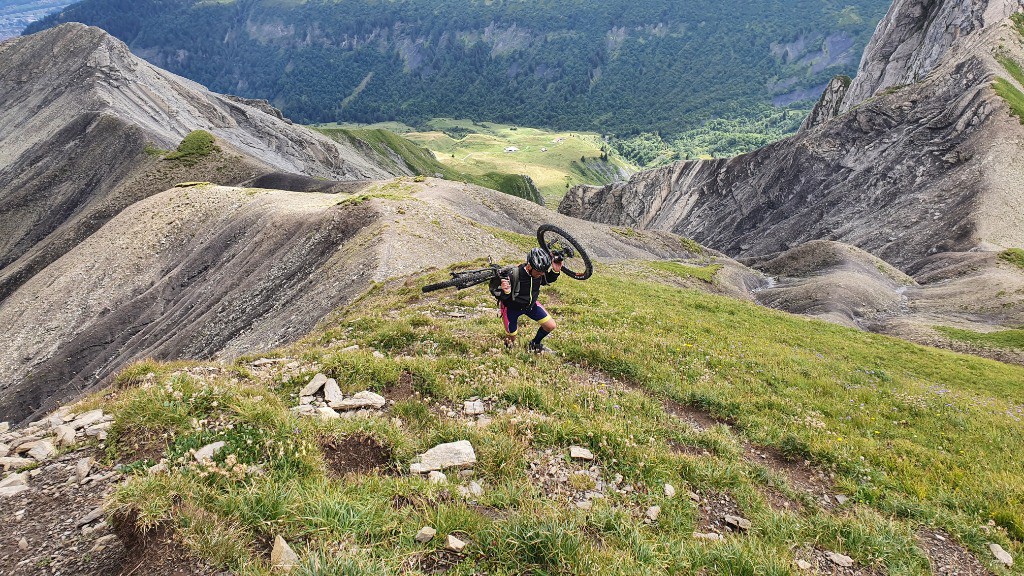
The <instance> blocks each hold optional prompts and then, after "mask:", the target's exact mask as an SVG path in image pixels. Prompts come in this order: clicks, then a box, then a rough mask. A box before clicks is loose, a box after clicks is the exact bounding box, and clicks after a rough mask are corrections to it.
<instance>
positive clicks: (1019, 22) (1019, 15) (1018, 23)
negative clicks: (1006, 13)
mask: <svg viewBox="0 0 1024 576" xmlns="http://www.w3.org/2000/svg"><path fill="white" fill-rule="evenodd" d="M1010 20H1012V21H1013V27H1014V28H1016V29H1017V32H1019V33H1020V35H1021V36H1024V12H1015V13H1013V14H1011V15H1010Z"/></svg>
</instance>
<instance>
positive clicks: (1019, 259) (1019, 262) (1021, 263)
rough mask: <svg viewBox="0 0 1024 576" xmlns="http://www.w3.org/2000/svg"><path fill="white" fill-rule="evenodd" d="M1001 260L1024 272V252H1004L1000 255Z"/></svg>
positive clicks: (1018, 249) (1011, 249)
mask: <svg viewBox="0 0 1024 576" xmlns="http://www.w3.org/2000/svg"><path fill="white" fill-rule="evenodd" d="M999 259H1000V260H1002V261H1004V262H1009V263H1010V264H1013V265H1014V266H1017V267H1018V268H1020V269H1022V270H1024V250H1021V249H1020V248H1010V249H1009V250H1004V251H1003V252H1002V253H1000V254H999Z"/></svg>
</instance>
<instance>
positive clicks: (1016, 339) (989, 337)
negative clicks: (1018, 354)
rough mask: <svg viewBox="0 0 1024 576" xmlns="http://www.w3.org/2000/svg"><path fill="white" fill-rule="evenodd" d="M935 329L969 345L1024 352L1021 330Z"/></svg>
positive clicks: (1023, 335) (1023, 333) (1023, 337)
mask: <svg viewBox="0 0 1024 576" xmlns="http://www.w3.org/2000/svg"><path fill="white" fill-rule="evenodd" d="M935 329H936V330H938V331H939V332H941V333H943V334H945V335H946V336H948V337H950V338H952V339H954V340H959V341H961V342H967V343H969V344H977V345H978V346H991V347H994V348H1013V349H1015V350H1024V330H1022V329H1015V330H999V331H997V332H974V331H971V330H962V329H960V328H951V327H948V326H936V327H935Z"/></svg>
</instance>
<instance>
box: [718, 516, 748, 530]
mask: <svg viewBox="0 0 1024 576" xmlns="http://www.w3.org/2000/svg"><path fill="white" fill-rule="evenodd" d="M724 519H725V523H726V524H728V525H729V526H732V527H733V528H735V529H737V530H750V520H747V519H746V518H741V517H739V516H730V515H726V516H725V518H724Z"/></svg>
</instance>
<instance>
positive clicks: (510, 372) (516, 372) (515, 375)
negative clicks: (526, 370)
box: [508, 366, 519, 378]
mask: <svg viewBox="0 0 1024 576" xmlns="http://www.w3.org/2000/svg"><path fill="white" fill-rule="evenodd" d="M508 375H509V376H511V377H513V378H519V370H516V367H515V366H509V367H508Z"/></svg>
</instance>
